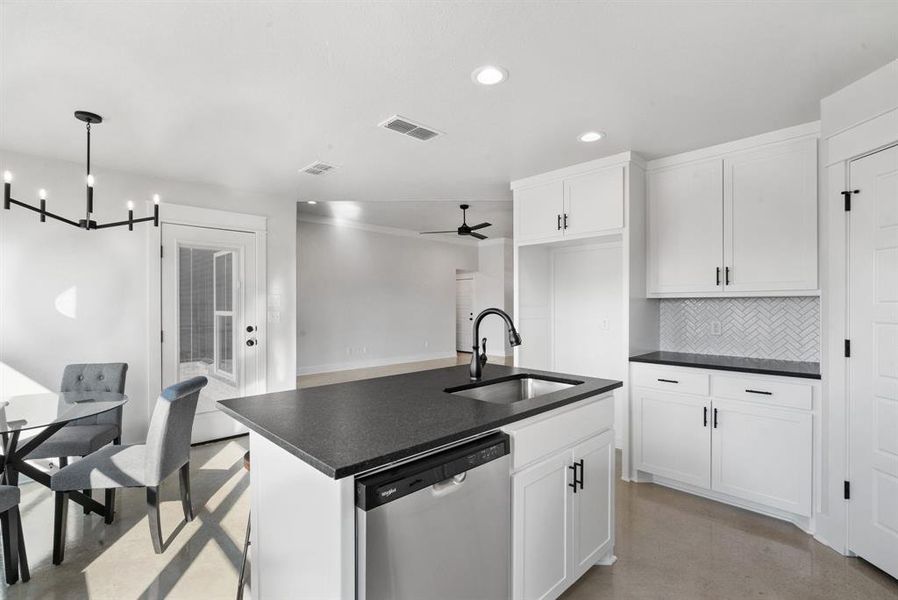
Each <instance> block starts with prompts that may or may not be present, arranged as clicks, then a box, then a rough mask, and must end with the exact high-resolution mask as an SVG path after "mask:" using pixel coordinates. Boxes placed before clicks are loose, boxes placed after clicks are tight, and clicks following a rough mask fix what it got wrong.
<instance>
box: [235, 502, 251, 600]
mask: <svg viewBox="0 0 898 600" xmlns="http://www.w3.org/2000/svg"><path fill="white" fill-rule="evenodd" d="M252 522H253V520H252V514H250V516H249V517H248V518H247V519H246V539H244V540H243V562H242V563H241V564H240V579H239V581H237V600H243V582H244V581H245V578H246V557H247V554H249V527H250V524H251V523H252Z"/></svg>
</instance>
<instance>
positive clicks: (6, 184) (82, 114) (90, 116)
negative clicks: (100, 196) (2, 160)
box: [3, 110, 159, 231]
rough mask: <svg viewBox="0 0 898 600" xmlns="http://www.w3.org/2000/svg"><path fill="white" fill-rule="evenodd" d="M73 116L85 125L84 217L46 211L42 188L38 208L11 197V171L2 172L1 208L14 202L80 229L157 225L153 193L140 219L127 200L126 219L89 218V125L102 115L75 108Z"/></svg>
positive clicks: (43, 219) (91, 199)
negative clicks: (148, 214)
mask: <svg viewBox="0 0 898 600" xmlns="http://www.w3.org/2000/svg"><path fill="white" fill-rule="evenodd" d="M75 118H76V119H78V120H79V121H82V122H83V123H85V124H86V125H87V201H86V204H87V206H86V209H87V210H86V211H85V215H84V218H83V219H79V220H78V221H72V220H71V219H66V218H65V217H62V216H60V215H57V214H54V213H51V212H50V211H48V210H47V191H46V190H43V189H42V190H40V191H39V192H38V198H39V199H40V201H41V204H40V207H39V208H38V207H37V206H32V205H31V204H28V203H26V202H20V201H18V200H16V199H15V198H13V197H12V173H10V172H9V171H4V172H3V208H4V209H6V210H9V207H10V206H12V205H13V204H15V205H16V206H21V207H22V208H27V209H28V210H31V211H34V212H36V213H38V214H40V216H41V223H45V222H46V221H47V217H50V218H51V219H56V220H57V221H62V222H63V223H67V224H69V225H73V226H74V227H80V228H81V229H84V230H87V231H90V230H91V229H106V228H108V227H121V226H124V225H127V226H128V229H129V230H131V231H133V230H134V224H135V223H146V222H148V221H152V222H153V225H154V226H156V227H159V194H153V216H152V217H142V218H140V219H135V218H134V203H133V202H131V201H130V200H129V201H128V220H127V221H116V222H114V223H97V222H96V221H95V220H93V219H91V214H92V213H93V212H94V176H93V175H91V174H90V126H91V125H96V124H98V123H102V122H103V117H101V116H100V115H98V114H95V113H92V112H87V111H86V110H76V111H75Z"/></svg>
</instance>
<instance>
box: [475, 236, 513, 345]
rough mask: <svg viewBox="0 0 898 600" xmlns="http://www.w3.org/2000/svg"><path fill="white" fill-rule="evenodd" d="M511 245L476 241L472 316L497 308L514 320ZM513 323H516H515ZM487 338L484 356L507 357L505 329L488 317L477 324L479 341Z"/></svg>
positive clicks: (503, 241)
mask: <svg viewBox="0 0 898 600" xmlns="http://www.w3.org/2000/svg"><path fill="white" fill-rule="evenodd" d="M513 265H514V246H513V245H512V241H511V240H510V239H508V238H496V239H491V240H486V241H483V242H480V243H479V244H478V248H477V275H476V276H475V278H474V281H475V289H474V315H475V316H476V315H477V313H479V312H480V311H482V310H483V309H485V308H500V309H502V310H504V311H505V312H507V313H508V314H509V315H511V317H512V319H514V318H515V315H513V314H512V312H513V305H514V285H513V283H514V268H513ZM515 324H517V322H516V321H515ZM484 337H485V338H487V344H486V345H487V354H489V355H490V356H509V355H511V353H512V350H511V346H510V345H509V344H508V329H507V328H506V326H505V323H504V321H502V319H500V318H499V317H497V316H495V315H492V316H488V317H486V318H485V319H484V320H483V321H482V322H481V325H480V338H481V339H483V338H484Z"/></svg>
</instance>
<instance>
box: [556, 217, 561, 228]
mask: <svg viewBox="0 0 898 600" xmlns="http://www.w3.org/2000/svg"><path fill="white" fill-rule="evenodd" d="M555 216H556V217H558V226H557V229H558V231H561V215H555Z"/></svg>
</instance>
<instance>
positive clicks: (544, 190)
mask: <svg viewBox="0 0 898 600" xmlns="http://www.w3.org/2000/svg"><path fill="white" fill-rule="evenodd" d="M514 200H515V211H516V213H517V214H516V216H515V222H516V223H515V225H516V227H515V239H516V240H517V241H519V242H535V241H551V240H554V239H561V238H562V237H563V233H562V224H561V220H562V213H563V212H564V184H563V183H562V182H561V181H552V182H549V183H544V184H541V185H536V186H533V187H529V188H524V189H520V190H516V191H515V193H514Z"/></svg>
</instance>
